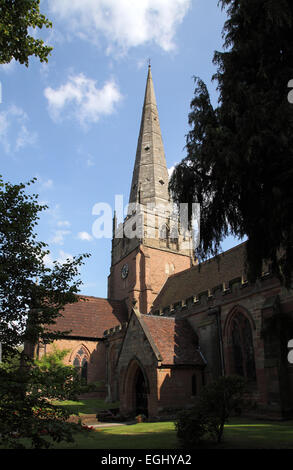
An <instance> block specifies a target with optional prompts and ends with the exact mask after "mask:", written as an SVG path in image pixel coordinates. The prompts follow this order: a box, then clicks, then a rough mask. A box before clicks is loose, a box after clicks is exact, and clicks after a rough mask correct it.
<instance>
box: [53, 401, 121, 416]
mask: <svg viewBox="0 0 293 470" xmlns="http://www.w3.org/2000/svg"><path fill="white" fill-rule="evenodd" d="M54 404H55V405H58V406H61V407H62V408H64V409H65V410H67V411H69V413H71V414H95V413H97V412H98V411H100V410H105V409H109V410H110V409H113V408H118V407H119V403H106V402H105V401H104V400H100V399H97V398H87V399H84V400H79V401H69V400H68V401H60V402H54Z"/></svg>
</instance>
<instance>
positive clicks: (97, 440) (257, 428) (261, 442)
mask: <svg viewBox="0 0 293 470" xmlns="http://www.w3.org/2000/svg"><path fill="white" fill-rule="evenodd" d="M55 403H58V405H61V406H64V407H66V408H67V409H69V410H70V411H72V412H75V413H78V414H79V416H82V415H85V414H95V413H96V412H97V411H99V410H101V409H106V408H117V407H118V406H119V403H105V402H104V401H103V400H100V399H97V398H87V399H84V400H80V401H74V402H73V401H65V402H55ZM74 438H75V442H74V443H65V442H61V443H59V444H56V443H55V444H53V445H52V448H53V449H179V448H180V444H179V442H178V440H177V436H176V430H175V425H174V422H159V423H158V422H156V423H137V424H128V425H119V426H111V427H107V428H96V429H94V430H92V431H83V432H81V433H78V434H75V436H74ZM23 442H24V443H26V444H28V441H27V440H23ZM202 448H203V449H293V421H282V422H275V421H260V420H253V419H248V418H233V419H231V420H230V421H229V423H227V424H226V425H225V430H224V436H223V442H222V443H221V444H219V445H216V444H215V443H214V442H211V441H207V440H206V441H205V442H204V444H203V446H202Z"/></svg>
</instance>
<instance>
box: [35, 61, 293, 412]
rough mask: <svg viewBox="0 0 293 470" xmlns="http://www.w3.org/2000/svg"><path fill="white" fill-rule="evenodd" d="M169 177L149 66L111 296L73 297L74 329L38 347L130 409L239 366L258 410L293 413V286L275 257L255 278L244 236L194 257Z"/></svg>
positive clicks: (66, 315) (67, 313)
mask: <svg viewBox="0 0 293 470" xmlns="http://www.w3.org/2000/svg"><path fill="white" fill-rule="evenodd" d="M168 180H169V178H168V171H167V166H166V159H165V153H164V147H163V140H162V135H161V130H160V122H159V115H158V109H157V104H156V97H155V92H154V85H153V79H152V72H151V67H150V66H149V68H148V76H147V83H146V89H145V97H144V103H143V109H142V117H141V124H140V132H139V137H138V144H137V152H136V158H135V162H134V170H133V175H132V181H131V186H130V198H129V203H130V204H129V207H130V209H129V212H128V215H127V216H126V217H125V220H124V222H123V223H121V224H120V225H117V220H116V216H115V215H114V219H113V239H112V253H111V267H110V274H109V277H108V295H107V299H104V298H97V297H90V296H88V297H87V296H82V297H81V298H80V300H79V301H78V302H76V303H74V304H68V305H66V307H65V309H64V311H63V312H62V317H60V318H59V319H58V321H57V324H56V326H55V328H56V329H57V330H59V331H60V330H61V331H68V330H70V334H68V335H66V336H64V338H63V339H59V340H58V341H55V342H54V343H53V344H49V345H42V344H39V345H38V346H37V348H36V354H37V355H38V356H39V357H41V356H42V355H43V354H46V353H49V352H50V351H52V348H53V347H57V348H59V349H67V350H69V351H70V352H69V353H68V354H67V357H66V361H67V363H68V364H71V365H73V366H75V367H77V368H78V369H79V370H80V371H81V375H82V376H83V377H84V378H85V379H86V380H87V381H88V382H94V381H100V382H101V383H102V384H103V386H102V388H101V391H100V392H99V393H100V396H101V397H103V398H104V399H106V400H108V401H119V403H120V414H121V415H122V416H125V417H128V416H136V415H137V414H140V413H143V414H145V415H146V416H148V417H149V418H162V417H166V416H168V415H172V413H173V414H174V413H175V412H176V411H177V410H179V409H182V408H184V407H188V406H192V404H194V403H195V402H196V399H197V395H198V393H199V392H200V390H201V388H202V387H204V386H205V384H207V383H209V382H211V381H212V380H214V379H216V378H217V377H219V376H221V375H234V374H237V375H240V376H243V377H244V378H245V379H246V380H247V383H248V387H249V395H250V398H251V399H252V400H253V402H254V403H255V412H256V413H257V414H258V415H265V416H270V417H276V418H286V417H289V416H292V414H293V364H289V362H288V357H287V356H288V348H287V345H288V341H289V340H290V339H292V338H293V326H292V325H293V291H292V290H286V289H285V288H284V287H282V286H281V285H280V283H279V281H278V280H277V279H276V278H275V277H274V276H273V275H272V274H271V272H270V269H269V267H268V268H267V269H265V270H264V272H263V273H262V275H261V277H260V278H259V279H258V280H257V282H256V283H254V284H251V283H249V282H248V281H247V279H246V274H245V269H244V258H245V243H242V244H240V245H238V246H236V247H234V248H232V249H230V250H228V251H226V252H224V253H222V254H221V255H220V257H219V259H216V258H213V259H210V260H208V261H206V262H204V263H202V264H201V265H198V263H197V261H196V260H195V259H194V249H193V246H194V245H193V240H192V234H191V233H188V232H186V231H185V230H183V229H182V227H180V226H179V229H178V230H177V233H174V230H173V228H172V214H171V213H170V209H169V208H170V195H169V192H168ZM151 208H156V209H157V210H155V211H153V210H152V209H151ZM162 221H164V223H162ZM138 226H139V230H137V228H138ZM129 227H130V230H132V231H136V232H135V233H136V236H134V237H128V236H126V235H125V233H127V230H126V229H127V228H128V229H129Z"/></svg>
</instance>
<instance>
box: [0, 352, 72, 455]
mask: <svg viewBox="0 0 293 470" xmlns="http://www.w3.org/2000/svg"><path fill="white" fill-rule="evenodd" d="M21 365H22V367H21ZM60 368H61V366H59V369H60ZM62 369H63V374H60V370H59V371H56V368H55V371H53V370H51V373H49V374H48V373H47V370H44V368H42V367H41V366H39V365H37V364H33V363H30V362H29V361H26V362H25V363H24V361H23V359H22V358H21V354H19V353H18V352H15V354H13V355H10V356H9V357H8V358H7V359H6V360H5V361H4V362H3V363H1V364H0V423H1V424H0V433H1V438H0V442H1V444H2V445H4V446H5V447H15V448H19V447H23V445H22V444H20V441H19V438H21V437H28V438H29V440H30V442H31V445H32V446H33V447H36V448H42V447H48V442H47V440H46V439H45V438H44V436H50V437H51V438H52V439H53V441H54V442H60V441H61V440H66V441H67V442H72V440H73V439H72V432H73V431H76V430H77V427H73V426H71V425H69V424H68V423H66V420H67V419H68V417H69V413H68V412H67V411H66V410H64V409H63V408H61V407H58V406H53V405H52V404H51V403H50V401H49V399H50V398H52V397H55V396H57V397H60V395H61V396H62V391H63V393H64V395H65V396H66V395H67V394H68V393H69V392H72V391H73V390H74V391H77V390H78V382H76V376H75V373H74V372H75V371H74V369H73V368H72V370H71V371H70V370H69V369H70V368H67V371H66V374H65V373H64V369H65V367H64V366H63V367H62ZM58 372H59V373H58ZM70 373H71V376H70ZM61 375H62V376H63V377H64V376H65V377H66V379H67V382H66V383H65V384H64V388H63V390H62V385H61V383H58V381H59V380H60V378H61ZM70 380H71V382H72V383H71V384H70V385H69V390H68V381H70ZM52 382H53V383H54V386H52ZM55 384H57V385H55ZM24 390H25V393H24ZM70 395H71V393H70Z"/></svg>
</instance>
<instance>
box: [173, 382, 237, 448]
mask: <svg viewBox="0 0 293 470" xmlns="http://www.w3.org/2000/svg"><path fill="white" fill-rule="evenodd" d="M244 392H245V381H244V379H243V378H242V377H239V376H227V377H220V378H219V379H217V380H216V381H214V382H211V383H210V384H208V385H206V386H205V387H204V388H203V389H202V391H201V393H200V396H199V400H198V403H197V404H196V405H195V406H194V407H193V408H192V409H191V410H183V411H181V412H180V413H178V416H177V420H176V430H177V437H178V439H179V440H180V441H181V443H182V444H183V445H184V446H185V447H195V446H197V445H198V444H199V443H200V441H201V440H202V439H203V437H204V436H205V435H206V434H208V435H209V436H211V437H212V438H213V439H215V440H216V442H217V443H220V442H221V439H222V436H223V431H224V425H225V423H226V422H227V420H228V418H229V417H230V416H231V413H232V412H233V411H234V412H238V413H240V412H241V409H242V407H243V406H245V401H244V398H243V395H244Z"/></svg>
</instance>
